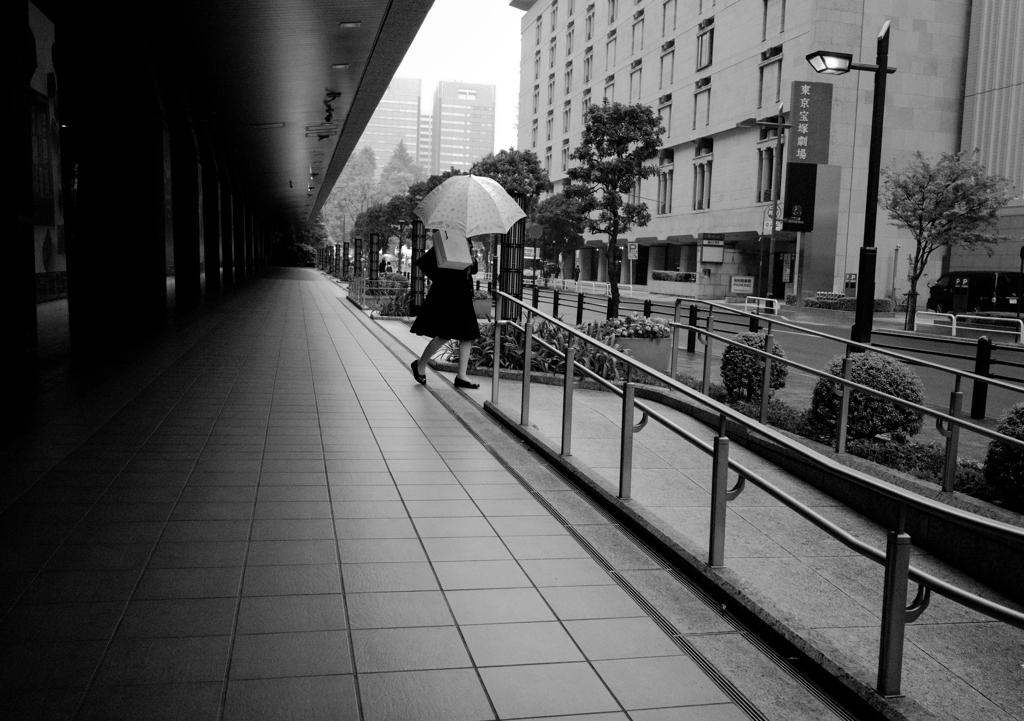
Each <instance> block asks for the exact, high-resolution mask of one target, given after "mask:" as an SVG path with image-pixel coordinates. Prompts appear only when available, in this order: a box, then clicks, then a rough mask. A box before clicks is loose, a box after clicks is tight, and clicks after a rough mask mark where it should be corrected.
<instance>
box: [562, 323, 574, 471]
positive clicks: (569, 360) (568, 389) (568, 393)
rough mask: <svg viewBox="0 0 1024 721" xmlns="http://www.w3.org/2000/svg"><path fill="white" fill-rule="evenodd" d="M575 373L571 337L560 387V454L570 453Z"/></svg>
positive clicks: (566, 351) (566, 454)
mask: <svg viewBox="0 0 1024 721" xmlns="http://www.w3.org/2000/svg"><path fill="white" fill-rule="evenodd" d="M574 375H576V346H574V345H573V340H572V338H569V345H568V346H566V349H565V379H564V385H563V387H562V455H563V456H568V455H571V454H572V388H573V386H572V379H573V376H574Z"/></svg>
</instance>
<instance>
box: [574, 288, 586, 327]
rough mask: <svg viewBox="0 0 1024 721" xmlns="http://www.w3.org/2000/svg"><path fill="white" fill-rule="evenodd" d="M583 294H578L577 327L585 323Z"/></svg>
mask: <svg viewBox="0 0 1024 721" xmlns="http://www.w3.org/2000/svg"><path fill="white" fill-rule="evenodd" d="M584 297H585V296H584V295H583V293H577V294H576V325H580V324H581V323H583V299H584Z"/></svg>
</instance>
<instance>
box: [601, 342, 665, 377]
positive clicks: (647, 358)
mask: <svg viewBox="0 0 1024 721" xmlns="http://www.w3.org/2000/svg"><path fill="white" fill-rule="evenodd" d="M615 343H616V345H620V346H622V347H623V348H625V349H626V350H628V351H630V355H632V356H633V357H634V358H636V359H637V361H639V362H640V363H643V364H644V365H646V366H650V367H651V368H653V369H654V370H656V371H660V372H662V373H664V372H666V371H667V370H668V364H669V363H670V362H671V361H672V339H671V338H616V339H615Z"/></svg>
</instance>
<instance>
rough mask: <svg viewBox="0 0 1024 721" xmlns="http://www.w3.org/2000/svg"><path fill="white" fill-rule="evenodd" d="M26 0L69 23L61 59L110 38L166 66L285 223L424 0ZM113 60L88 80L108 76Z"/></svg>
mask: <svg viewBox="0 0 1024 721" xmlns="http://www.w3.org/2000/svg"><path fill="white" fill-rule="evenodd" d="M37 4H38V5H39V7H40V8H41V9H42V10H43V11H44V12H48V13H49V12H55V13H56V14H57V15H58V16H63V18H62V19H64V20H66V21H70V22H65V23H64V24H63V27H64V28H67V27H72V28H75V34H76V35H78V36H79V37H77V38H75V40H74V41H73V43H74V44H75V48H74V49H73V50H72V49H70V48H67V46H66V45H65V48H66V49H67V50H68V51H69V52H68V60H69V61H70V62H75V61H76V60H77V58H79V57H80V56H81V54H82V53H88V52H90V50H98V51H99V52H101V53H102V52H104V51H106V52H109V51H110V49H109V48H104V49H98V48H96V47H95V44H96V43H97V42H99V43H105V42H108V39H109V38H111V37H116V38H118V39H117V40H115V41H114V42H116V43H117V42H121V43H123V45H124V48H123V49H124V53H123V62H125V63H138V62H147V61H149V62H151V63H153V65H154V66H155V67H158V68H159V69H160V70H161V75H162V76H163V77H168V76H170V77H172V78H173V82H174V83H176V85H177V87H175V88H167V87H164V92H165V93H166V92H168V91H171V92H173V93H174V94H176V95H179V96H180V97H181V98H182V99H183V100H184V102H185V104H186V106H187V108H188V115H189V122H190V123H191V125H192V131H193V135H194V136H196V137H197V138H198V139H199V142H200V144H202V142H203V141H202V137H201V136H204V137H206V138H209V142H210V143H211V144H212V145H213V147H212V148H210V152H211V155H212V157H213V158H215V159H216V162H217V164H218V165H221V164H223V165H224V167H225V169H226V170H227V172H228V173H229V174H230V176H231V178H232V183H233V184H237V185H238V186H239V187H240V188H241V189H242V190H243V191H244V194H245V195H246V197H248V198H249V199H250V200H251V202H252V203H253V204H254V206H258V207H260V208H261V209H262V210H263V211H264V212H265V213H267V214H268V215H270V216H272V217H275V218H276V219H277V220H278V221H279V222H281V221H283V222H284V223H287V224H292V223H308V222H309V221H310V220H311V219H313V218H315V217H316V214H317V213H318V212H319V210H320V207H321V206H322V205H323V203H324V201H325V200H326V198H327V195H328V194H329V192H330V189H331V187H332V186H333V184H334V182H335V180H337V178H338V175H339V174H340V173H341V169H342V167H343V166H344V164H345V162H346V160H347V159H348V157H349V155H350V154H351V152H352V150H353V149H354V148H355V145H356V143H357V141H358V140H359V137H360V136H361V135H362V132H363V129H364V128H365V126H366V124H367V122H368V121H369V119H370V116H371V115H372V114H373V111H374V109H375V108H376V106H377V103H378V102H379V100H380V98H381V96H382V95H383V93H384V91H385V90H386V89H387V86H388V83H389V82H390V81H391V78H392V77H393V76H394V73H395V71H396V70H397V68H398V66H399V64H400V63H401V61H402V58H403V56H404V55H405V53H406V51H407V49H408V48H409V45H410V44H411V43H412V40H413V38H414V37H415V35H416V32H417V31H418V30H419V27H420V25H421V24H422V23H423V20H424V18H425V17H426V14H427V11H428V10H429V9H430V7H431V5H432V4H433V0H164V1H163V2H142V3H139V2H133V3H128V2H114V3H112V4H109V5H108V4H103V5H101V6H98V7H97V6H95V5H93V4H91V3H80V2H77V1H76V0H38V2H37ZM112 23H113V25H112ZM118 26H120V27H121V28H122V30H116V29H115V28H117V27H118ZM59 27H60V26H59ZM92 28H95V29H96V32H92V30H91V29H92ZM112 33H113V34H112ZM65 37H67V36H65ZM90 38H92V39H91V40H90ZM100 38H103V39H102V40H100ZM90 42H91V43H92V47H90ZM57 46H58V48H59V47H60V46H61V38H60V36H59V35H58V38H57ZM135 48H138V49H139V50H138V51H136V50H134V49H135ZM139 55H142V56H147V55H148V56H149V57H148V58H146V57H139ZM117 70H118V69H117V68H111V74H110V77H109V78H107V79H102V80H99V81H98V82H112V83H114V84H115V85H116V84H117V83H118V72H117ZM93 82H97V80H95V79H94V80H93ZM122 82H123V81H122ZM87 92H91V91H87ZM83 100H84V101H86V102H83V103H82V104H81V105H82V107H83V108H87V107H88V106H89V103H88V102H87V100H88V98H83ZM325 101H329V105H330V108H329V109H330V111H331V115H330V122H328V121H327V117H328V115H327V112H328V106H327V105H325ZM93 106H95V103H93ZM133 112H138V109H137V108H134V109H133V108H126V113H127V114H128V115H129V116H130V115H131V114H132V113H133ZM129 121H130V118H129ZM200 126H205V127H200ZM311 176H312V177H311Z"/></svg>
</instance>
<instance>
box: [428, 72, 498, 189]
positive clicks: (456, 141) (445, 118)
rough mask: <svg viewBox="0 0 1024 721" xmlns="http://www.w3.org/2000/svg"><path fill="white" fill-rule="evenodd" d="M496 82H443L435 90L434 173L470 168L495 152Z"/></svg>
mask: <svg viewBox="0 0 1024 721" xmlns="http://www.w3.org/2000/svg"><path fill="white" fill-rule="evenodd" d="M494 98H495V87H494V86H493V85H478V84H475V83H462V82H457V81H456V82H450V81H440V82H438V84H437V90H435V91H434V116H433V124H432V128H431V132H432V134H431V165H430V172H431V174H434V175H436V174H437V173H441V172H444V171H447V170H449V169H450V168H455V169H456V170H462V171H468V170H469V168H470V166H472V165H473V163H475V162H476V161H477V160H479V159H480V158H482V157H484V156H485V155H488V154H490V153H493V152H494V107H495V106H494Z"/></svg>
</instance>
